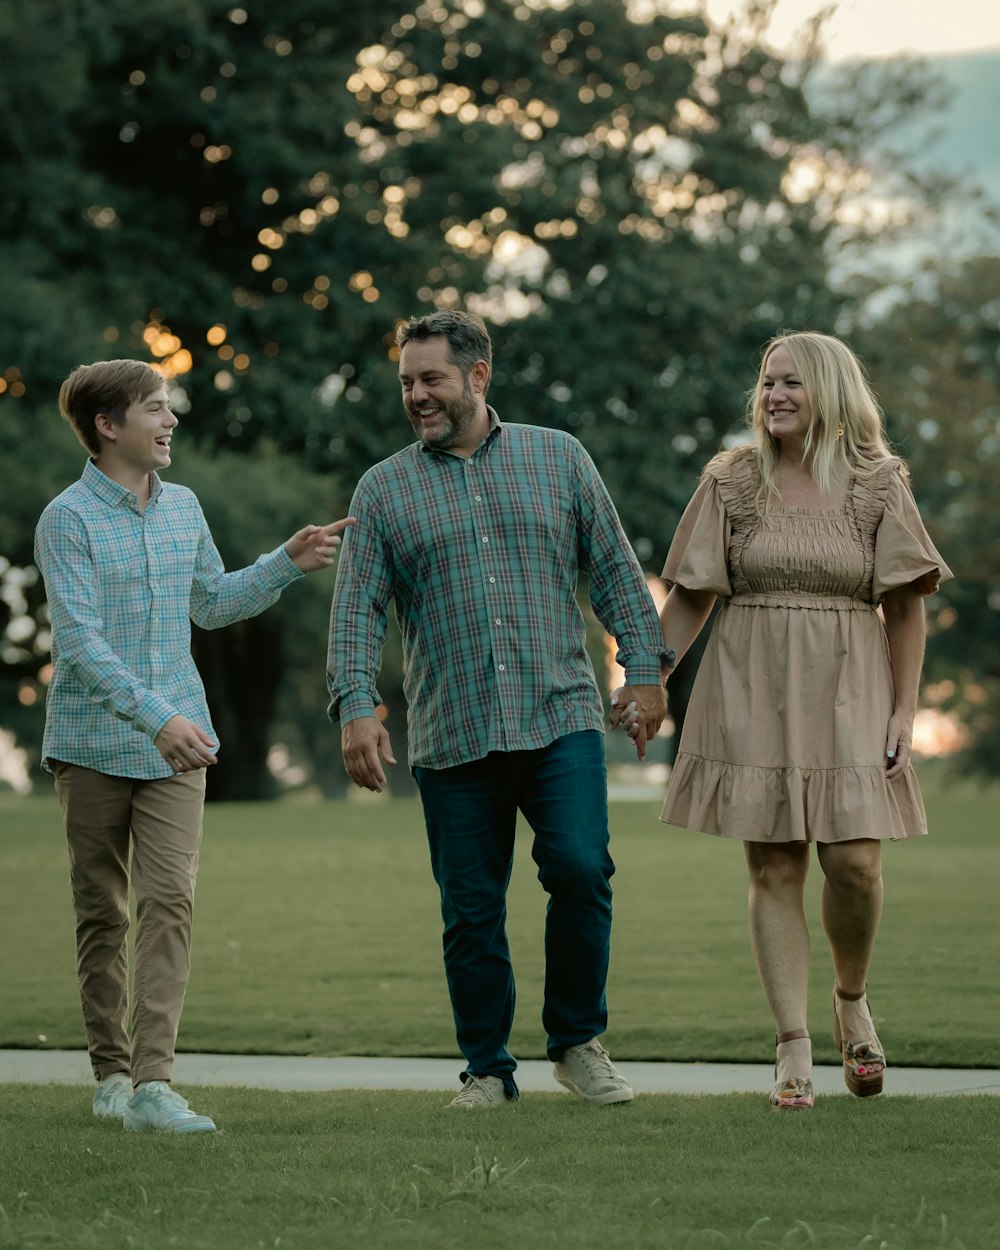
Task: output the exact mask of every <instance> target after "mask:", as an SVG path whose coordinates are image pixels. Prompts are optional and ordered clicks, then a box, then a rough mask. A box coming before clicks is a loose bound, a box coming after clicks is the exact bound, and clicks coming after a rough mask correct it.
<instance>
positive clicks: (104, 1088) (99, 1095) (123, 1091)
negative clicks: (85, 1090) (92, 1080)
mask: <svg viewBox="0 0 1000 1250" xmlns="http://www.w3.org/2000/svg"><path fill="white" fill-rule="evenodd" d="M131 1097H132V1082H131V1081H130V1080H129V1078H128V1077H127V1076H126V1075H125V1073H124V1072H115V1073H113V1074H112V1075H111V1076H106V1077H105V1078H104V1080H103V1081H100V1082H99V1083H98V1086H97V1089H95V1090H94V1115H96V1116H97V1117H98V1119H100V1120H120V1119H121V1118H122V1116H123V1115H124V1114H125V1107H126V1106H127V1104H128V1100H129V1099H130V1098H131Z"/></svg>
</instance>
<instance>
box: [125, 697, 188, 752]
mask: <svg viewBox="0 0 1000 1250" xmlns="http://www.w3.org/2000/svg"><path fill="white" fill-rule="evenodd" d="M179 715H180V713H179V712H178V711H177V709H176V708H175V707H171V706H170V704H169V703H168V702H167V701H166V699H164V698H161V696H160V695H158V694H154V693H153V691H152V690H150V691H147V692H146V694H145V696H144V697H143V698H142V700H141V701H140V703H139V707H138V709H137V711H136V714H135V718H134V720H133V722H132V723H133V724H134V725H135V727H136V729H138V730H139V731H140V732H141V733H144V734H145V735H146V736H147V737H148V738H149V739H150V741H151V742H155V741H156V738H157V735H158V734H159V732H160V730H161V729H162V728H163V726H164V725H165V724H166V723H167V721H168V720H172V719H173V717H175V716H179Z"/></svg>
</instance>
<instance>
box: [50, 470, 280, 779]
mask: <svg viewBox="0 0 1000 1250" xmlns="http://www.w3.org/2000/svg"><path fill="white" fill-rule="evenodd" d="M150 485H151V489H150V496H149V502H148V503H147V505H146V509H145V511H144V512H140V511H139V507H138V503H137V500H136V497H135V495H134V494H133V493H132V492H131V491H130V490H126V488H125V487H124V486H120V485H119V484H118V483H117V482H114V481H112V480H111V478H109V477H107V476H106V475H105V474H103V473H102V472H101V471H100V469H98V468H97V466H96V465H95V464H94V463H93V461H88V462H87V467H86V468H85V469H84V471H83V476H82V477H81V478H80V480H79V481H78V482H75V483H74V484H73V485H72V486H70V487H69V488H68V489H67V490H64V491H63V493H62V494H61V495H58V496H57V497H56V498H55V499H53V501H52V502H51V503H50V504H49V505H48V507H47V508H46V509H45V511H44V512H43V513H42V516H41V519H40V520H39V522H38V527H37V529H36V531H35V563H36V564H37V565H38V567H39V569H40V570H41V573H42V577H43V578H44V579H45V590H46V594H47V597H48V604H49V618H50V620H51V622H52V681H51V684H50V685H49V691H48V697H47V700H46V706H45V737H44V741H43V744H42V758H43V761H47V760H50V759H54V760H65V761H66V762H67V763H69V764H79V765H81V766H82V767H84V768H93V769H95V770H96V771H97V772H102V773H109V774H111V775H113V776H117V777H139V778H144V779H146V780H152V779H154V778H157V777H169V776H171V775H172V771H173V770H172V769H171V767H170V765H169V764H168V763H167V762H166V760H164V758H163V757H162V755H160V753H159V751H157V749H156V747H155V746H154V745H153V740H154V739H155V738H156V735H157V734H158V733H159V732H160V730H161V729H162V728H163V726H164V725H165V724H166V723H167V721H168V720H170V718H171V717H172V716H176V715H178V714H180V715H181V716H186V717H187V718H188V719H189V720H191V721H193V722H194V723H195V724H196V725H197V726H198V727H199V728H200V729H204V730H205V731H206V732H207V733H209V734H211V735H212V737H213V739H215V741H216V742H218V739H217V737H216V734H215V730H214V729H213V728H212V722H211V719H210V717H209V714H208V706H207V704H206V701H205V689H204V687H203V686H202V683H201V678H200V676H199V675H198V670H197V669H196V668H195V665H194V660H193V659H192V658H191V621H192V620H193V621H194V622H195V624H196V625H200V626H201V627H202V629H216V628H218V627H219V626H221V625H229V624H231V623H232V622H233V621H240V620H245V619H246V618H247V617H250V616H256V615H257V613H258V612H263V610H264V609H265V608H267V607H269V606H270V605H271V604H272V603H274V601H275V600H276V599H277V598H278V596H279V595H280V594H281V592H282V590H283V589H284V587H285V586H287V585H288V584H289V582H292V581H294V580H295V579H296V578H299V577H302V576H303V573H302V572H301V570H300V569H299V568H298V566H297V565H296V564H295V563H294V562H293V561H292V559H291V557H290V556H289V555H288V553H287V552H286V551H285V549H284V547H283V546H282V547H278V548H277V549H276V550H275V551H272V552H271V553H270V554H269V555H265V556H261V557H260V559H259V560H258V561H257V562H256V563H255V564H253V565H251V566H250V567H249V568H245V569H240V570H238V571H237V572H234V573H227V572H226V571H225V568H224V566H223V563H222V559H221V557H220V555H219V553H218V551H217V550H216V547H215V543H214V542H213V541H212V535H211V534H210V533H209V530H208V525H207V524H206V522H205V518H204V516H203V515H202V511H201V506H200V505H199V503H198V500H197V499H196V498H195V496H194V495H193V494H192V493H191V491H189V490H188V489H187V488H186V487H184V486H174V485H164V484H163V483H162V482H161V481H160V479H159V478H158V477H157V475H156V474H155V473H152V474H150Z"/></svg>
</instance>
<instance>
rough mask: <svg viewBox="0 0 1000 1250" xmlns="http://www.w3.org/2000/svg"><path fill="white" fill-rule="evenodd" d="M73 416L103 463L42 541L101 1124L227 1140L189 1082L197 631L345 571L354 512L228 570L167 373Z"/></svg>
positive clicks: (124, 371)
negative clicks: (184, 1084)
mask: <svg viewBox="0 0 1000 1250" xmlns="http://www.w3.org/2000/svg"><path fill="white" fill-rule="evenodd" d="M59 408H60V412H61V413H62V415H63V417H65V419H66V420H67V421H68V422H69V423H70V425H71V426H72V427H73V430H74V431H75V433H76V435H77V437H78V438H79V440H80V442H81V443H82V444H83V445H84V447H85V448H86V449H87V451H88V452H89V453H90V459H89V460H88V462H87V465H86V467H85V469H84V471H83V476H82V477H81V478H80V480H79V481H78V482H76V483H75V484H74V485H72V486H70V487H69V488H68V489H67V490H64V491H63V492H62V494H61V495H59V496H57V498H55V499H54V500H53V501H52V502H51V503H50V504H49V505H48V507H47V508H46V509H45V511H44V512H43V513H42V516H41V519H40V520H39V523H38V528H37V530H36V534H35V560H36V563H37V565H38V567H39V569H40V570H41V573H42V576H43V578H44V579H45V588H46V593H47V596H48V603H49V613H50V616H51V622H52V670H53V671H52V682H51V685H50V687H49V693H48V702H47V707H46V719H45V738H44V744H43V753H42V754H43V767H44V768H45V769H46V770H47V771H49V772H51V773H52V774H53V776H54V778H55V787H56V792H57V794H58V796H59V801H60V803H61V805H62V809H63V814H64V817H65V823H66V837H67V843H68V848H69V861H70V880H71V883H72V888H73V904H74V908H75V911H76V948H77V974H78V978H79V984H80V998H81V1001H82V1004H83V1017H84V1024H85V1027H86V1032H87V1043H88V1048H89V1052H90V1061H91V1065H92V1067H93V1070H94V1075H95V1077H96V1078H97V1081H98V1086H97V1090H96V1092H95V1095H94V1115H96V1116H102V1117H109V1118H115V1119H120V1120H123V1122H124V1125H125V1127H126V1128H128V1129H144V1128H156V1129H163V1130H166V1131H168V1132H174V1133H200V1132H211V1131H212V1130H214V1128H215V1124H214V1123H213V1122H212V1120H211V1119H210V1118H209V1117H208V1116H206V1115H198V1114H196V1113H195V1112H194V1111H192V1110H191V1109H190V1108H189V1106H188V1104H187V1102H186V1101H185V1100H184V1099H183V1098H182V1097H181V1096H180V1094H178V1093H177V1092H176V1091H175V1090H174V1089H172V1087H171V1085H170V1080H171V1076H172V1068H173V1059H174V1048H175V1044H176V1039H177V1029H178V1025H179V1023H180V1016H181V1008H182V1005H183V1002H184V993H185V990H186V988H187V982H188V976H189V971H190V951H191V916H192V904H193V900H194V888H195V877H196V873H197V867H198V847H199V844H200V842H201V832H202V811H203V807H204V797H205V770H206V768H208V767H209V766H210V765H212V764H214V763H215V761H216V752H217V750H218V749H219V742H218V738H217V737H216V734H215V731H214V729H213V728H212V722H211V718H210V717H209V713H208V707H207V704H206V701H205V691H204V687H203V686H202V682H201V678H200V677H199V675H198V670H197V669H196V668H195V665H194V661H193V660H192V658H191V626H190V622H191V621H192V620H193V621H194V622H195V623H196V624H197V625H199V626H201V627H202V628H203V629H216V628H219V627H220V626H223V625H228V624H230V623H231V622H233V621H238V620H245V619H246V618H248V617H251V616H256V615H257V614H258V613H259V612H262V611H263V610H264V609H265V608H267V607H269V606H270V605H271V604H272V603H274V602H275V600H276V599H277V598H278V596H279V595H280V594H281V592H282V590H283V589H284V588H285V586H287V585H288V584H289V583H290V582H293V581H295V580H296V579H297V578H299V577H301V576H302V575H303V574H305V573H310V572H313V571H314V570H316V569H322V568H325V567H327V566H328V565H330V564H332V563H333V558H334V552H335V550H336V548H337V546H338V544H339V543H340V538H339V537H338V534H339V533H340V531H342V530H343V529H344V528H345V526H346V525H348V524H350V519H349V518H348V519H347V520H343V521H336V522H334V523H333V524H331V525H326V526H318V525H307V526H306V527H305V528H304V529H301V530H299V531H298V533H296V534H293V535H292V537H291V538H289V539H288V541H287V542H286V543H284V544H283V545H282V546H280V547H278V548H276V549H275V550H274V551H272V552H270V553H269V554H267V555H263V556H261V557H260V558H259V559H258V560H257V562H256V563H255V564H253V565H251V566H250V567H248V568H245V569H240V570H238V571H237V572H233V573H227V572H226V571H225V569H224V566H223V563H222V560H221V558H220V556H219V553H218V551H217V550H216V547H215V544H214V542H213V541H212V536H211V534H210V533H209V530H208V526H207V525H206V523H205V518H204V516H203V515H202V511H201V508H200V506H199V504H198V501H197V499H196V498H195V496H194V495H193V494H192V493H191V491H189V490H187V489H186V488H185V487H183V486H175V485H168V484H164V483H163V482H161V481H160V478H159V476H158V473H157V470H160V469H165V468H166V467H167V466H168V465H169V464H170V440H171V436H172V434H173V432H174V429H175V428H176V426H177V418H176V417H175V416H174V414H173V413H172V412H171V410H170V402H169V398H168V395H167V390H166V387H165V385H164V381H163V378H162V376H161V375H160V374H159V373H157V372H156V370H154V369H153V368H152V367H151V366H149V365H148V364H145V363H143V362H141V361H135V360H114V361H106V362H100V363H97V364H92V365H81V366H80V367H79V368H78V369H75V370H74V371H73V373H71V374H70V376H69V377H68V378H67V379H66V381H65V382H64V383H63V386H62V389H61V390H60V392H59ZM130 845H131V882H132V889H133V890H134V892H135V899H136V929H135V943H134V954H133V966H132V1000H131V1019H130V1021H129V1023H128V1024H127V1023H126V1003H127V1000H128V967H127V954H126V937H127V933H128V925H129V851H130Z"/></svg>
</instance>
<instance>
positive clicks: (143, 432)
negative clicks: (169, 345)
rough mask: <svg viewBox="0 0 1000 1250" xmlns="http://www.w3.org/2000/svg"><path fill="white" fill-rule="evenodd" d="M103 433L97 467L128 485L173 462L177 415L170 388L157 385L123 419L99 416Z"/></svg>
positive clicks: (129, 409)
mask: <svg viewBox="0 0 1000 1250" xmlns="http://www.w3.org/2000/svg"><path fill="white" fill-rule="evenodd" d="M95 425H96V427H97V430H98V433H99V434H100V436H101V452H100V454H99V455H98V456H97V458H96V462H97V467H98V468H99V469H100V470H101V471H102V472H103V473H106V474H107V475H108V477H111V478H114V479H115V481H120V482H123V484H125V485H129V484H131V482H132V481H134V480H136V479H140V478H145V477H146V476H147V475H148V474H150V473H152V472H154V471H155V470H156V469H165V468H166V467H167V466H168V465H169V464H170V438H171V435H172V434H173V432H174V427H175V426H176V425H177V418H176V417H175V416H174V414H173V413H172V412H171V411H170V401H169V399H168V397H167V389H166V387H164V386H160V387H157V389H156V390H155V391H151V392H150V393H149V394H148V395H146V396H144V397H143V398H142V399H137V400H135V401H134V402H133V403H131V404H129V406H128V407H127V408H126V409H125V417H124V420H122V421H121V422H115V421H112V420H110V419H109V418H108V417H106V416H103V415H102V416H98V418H97V420H96V422H95Z"/></svg>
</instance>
